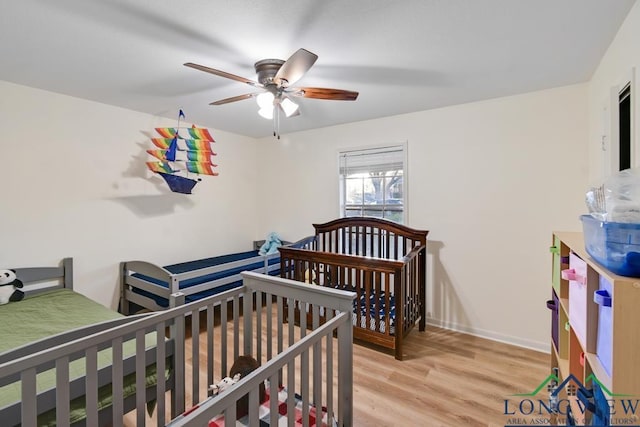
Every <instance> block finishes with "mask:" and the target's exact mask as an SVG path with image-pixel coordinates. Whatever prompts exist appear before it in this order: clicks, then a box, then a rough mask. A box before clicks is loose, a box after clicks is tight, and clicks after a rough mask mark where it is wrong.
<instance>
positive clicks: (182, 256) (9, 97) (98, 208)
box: [0, 82, 257, 308]
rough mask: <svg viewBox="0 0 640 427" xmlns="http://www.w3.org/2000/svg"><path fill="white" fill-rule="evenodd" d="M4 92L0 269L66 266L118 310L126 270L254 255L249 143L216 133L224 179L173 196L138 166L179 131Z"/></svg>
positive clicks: (70, 102)
mask: <svg viewBox="0 0 640 427" xmlns="http://www.w3.org/2000/svg"><path fill="white" fill-rule="evenodd" d="M0 94H1V96H0V129H2V136H0V148H1V150H2V157H1V158H2V167H1V168H0V199H1V202H0V203H1V204H2V211H1V212H2V213H1V220H0V235H1V236H2V244H1V246H0V247H1V249H0V268H10V267H30V266H39V265H55V263H57V262H58V261H59V260H60V259H61V258H62V257H65V256H72V257H74V273H75V274H74V276H75V288H76V289H77V290H78V291H79V292H81V293H83V294H85V295H87V296H89V297H91V298H93V299H95V300H96V301H98V302H100V303H102V304H104V305H106V306H110V307H111V308H115V307H116V305H117V298H118V292H119V284H118V277H117V275H118V264H119V262H121V261H125V260H130V259H142V260H147V261H152V262H156V263H159V264H161V265H166V264H169V263H175V262H180V261H186V260H190V259H196V258H202V257H206V256H214V255H219V254H224V253H229V252H232V251H238V250H249V249H251V241H252V240H253V239H254V238H255V236H256V234H255V232H256V225H255V220H256V208H257V204H256V203H257V202H256V200H255V197H254V195H255V193H256V191H257V190H256V174H255V165H256V151H255V145H256V142H255V140H254V139H252V138H245V137H240V136H237V135H233V134H229V133H225V132H219V131H216V130H215V129H211V131H212V134H213V136H214V138H215V139H216V140H217V142H216V144H215V148H216V150H217V152H218V158H217V159H218V163H219V165H220V166H219V167H218V170H219V172H220V176H218V177H205V178H204V180H205V182H201V183H199V184H198V185H197V186H196V188H195V189H194V194H193V195H189V196H187V195H181V194H175V193H171V192H170V191H168V188H167V186H166V184H164V182H163V181H162V180H161V178H159V177H153V174H152V173H151V172H149V171H147V168H146V166H145V161H148V160H150V159H151V158H150V156H148V155H147V154H146V153H145V150H146V149H147V148H153V147H152V146H151V144H150V141H149V140H148V136H149V135H151V134H152V132H153V129H154V127H157V126H163V125H164V126H175V124H176V122H175V121H171V120H166V119H160V118H158V117H153V116H150V115H147V114H142V113H137V112H133V111H129V110H125V109H121V108H116V107H112V106H107V105H104V104H99V103H95V102H90V101H85V100H80V99H77V98H72V97H68V96H63V95H58V94H54V93H50V92H45V91H41V90H36V89H31V88H27V87H24V86H18V85H14V84H10V83H7V82H0ZM186 114H187V116H188V111H187V112H186ZM187 118H188V117H187Z"/></svg>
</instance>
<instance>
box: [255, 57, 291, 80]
mask: <svg viewBox="0 0 640 427" xmlns="http://www.w3.org/2000/svg"><path fill="white" fill-rule="evenodd" d="M282 64H284V61H283V60H282V59H263V60H261V61H258V62H256V63H255V65H254V68H255V69H256V74H257V75H258V82H260V84H262V85H263V86H270V85H275V82H274V81H273V78H274V77H275V75H276V73H277V72H278V70H279V69H280V67H282Z"/></svg>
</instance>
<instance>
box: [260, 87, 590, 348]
mask: <svg viewBox="0 0 640 427" xmlns="http://www.w3.org/2000/svg"><path fill="white" fill-rule="evenodd" d="M587 117H588V114H587V88H586V85H575V86H569V87H562V88H558V89H553V90H547V91H540V92H535V93H529V94H524V95H519V96H513V97H508V98H501V99H494V100H489V101H485V102H477V103H472V104H466V105H459V106H454V107H449V108H443V109H438V110H431V111H424V112H419V113H413V114H406V115H401V116H396V117H388V118H383V119H378V120H371V121H366V122H360V123H351V124H347V125H341V126H335V127H331V128H325V129H320V130H314V131H309V132H300V133H295V134H289V135H283V136H282V139H281V140H280V141H277V140H274V139H272V138H265V139H263V140H261V141H260V144H259V147H260V148H259V157H260V159H261V162H260V166H259V169H258V172H259V174H260V176H261V179H262V182H263V185H264V191H263V194H262V196H261V200H262V205H263V206H264V208H263V209H262V212H263V217H262V227H263V228H262V233H266V232H268V231H271V230H276V231H278V230H287V233H288V235H287V236H286V237H287V238H297V237H301V236H303V235H307V234H312V233H313V228H312V226H311V224H312V223H314V222H324V221H328V220H331V219H334V218H336V217H337V215H338V210H339V207H338V177H337V168H338V166H337V152H338V150H339V149H340V148H345V147H355V146H370V145H376V144H385V143H390V142H399V141H408V156H409V165H408V178H407V179H408V203H409V212H408V213H409V225H410V226H413V227H417V228H424V229H428V230H430V234H429V240H430V243H429V254H430V255H429V264H430V266H429V267H430V273H429V278H428V298H429V307H428V311H429V315H430V316H431V322H432V323H435V324H441V325H445V326H447V327H452V328H454V329H459V330H463V331H468V332H472V333H475V334H478V335H482V336H486V337H490V338H494V339H498V340H505V341H508V342H512V343H516V344H520V345H524V346H530V347H534V348H539V349H544V350H547V351H548V349H549V327H550V326H549V325H550V320H549V319H550V314H549V311H548V310H547V308H546V306H545V301H546V300H547V299H549V298H550V292H551V290H550V289H551V287H550V286H551V271H550V269H551V265H550V261H551V257H550V255H549V251H548V247H549V246H550V243H551V233H552V231H553V230H580V229H581V224H580V222H579V219H578V216H579V215H580V214H581V213H583V212H584V211H585V207H584V202H583V199H584V191H585V189H586V185H587V175H588V170H587V166H588V156H587V148H586V141H587V134H588V132H587V127H588V123H587ZM278 192H280V193H281V194H282V196H283V197H280V198H279V197H277V194H278ZM274 194H275V195H276V197H274ZM259 234H260V232H259Z"/></svg>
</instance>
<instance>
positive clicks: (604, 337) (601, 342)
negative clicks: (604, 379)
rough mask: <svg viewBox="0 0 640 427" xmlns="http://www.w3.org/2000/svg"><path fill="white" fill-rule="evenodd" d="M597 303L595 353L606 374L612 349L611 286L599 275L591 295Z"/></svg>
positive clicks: (608, 371)
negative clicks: (597, 284) (595, 287)
mask: <svg viewBox="0 0 640 427" xmlns="http://www.w3.org/2000/svg"><path fill="white" fill-rule="evenodd" d="M593 301H594V302H595V303H596V304H598V337H597V339H596V355H597V356H598V359H599V360H600V363H602V367H603V368H604V370H605V371H607V374H609V375H611V353H612V350H613V318H612V312H611V305H612V303H613V287H612V286H611V282H609V281H608V280H607V279H606V278H605V277H602V276H600V289H598V290H597V291H596V292H595V293H594V295H593Z"/></svg>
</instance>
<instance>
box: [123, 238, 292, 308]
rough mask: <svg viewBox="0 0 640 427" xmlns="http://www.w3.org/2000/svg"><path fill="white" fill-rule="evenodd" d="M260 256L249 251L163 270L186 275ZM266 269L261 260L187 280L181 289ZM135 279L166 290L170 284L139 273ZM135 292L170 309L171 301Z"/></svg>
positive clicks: (207, 293)
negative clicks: (189, 272)
mask: <svg viewBox="0 0 640 427" xmlns="http://www.w3.org/2000/svg"><path fill="white" fill-rule="evenodd" d="M258 256H260V255H259V253H258V251H247V252H239V253H235V254H228V255H221V256H217V257H212V258H204V259H199V260H195V261H188V262H182V263H178V264H171V265H167V266H164V267H163V268H164V269H166V270H168V271H169V272H170V273H172V274H181V273H186V272H188V271H194V270H201V269H203V268H209V267H215V266H218V265H223V264H228V263H230V262H235V261H241V260H245V259H246V260H249V259H251V258H255V257H258ZM279 262H280V258H279V257H273V258H272V259H269V261H268V264H269V265H274V264H278V263H279ZM263 267H264V259H260V260H259V261H257V262H253V263H251V264H245V265H241V266H238V267H234V268H231V269H228V270H223V271H218V272H216V273H211V274H206V275H203V276H199V277H194V278H191V279H187V280H182V281H180V289H186V288H189V287H191V286H196V285H200V284H202V283H207V282H211V281H214V280H219V279H224V278H225V277H230V276H234V275H236V274H240V273H242V272H243V271H251V270H257V269H260V268H263ZM269 274H270V275H272V276H279V275H280V270H274V271H271V272H270V273H269ZM132 276H133V277H137V278H140V279H143V280H146V281H148V282H152V283H155V284H156V285H159V286H162V287H164V288H168V287H169V284H168V283H167V282H165V281H162V280H158V279H155V278H153V277H149V276H145V275H142V274H139V273H135V274H133V275H132ZM240 285H242V280H238V281H235V282H232V283H227V284H225V285H222V286H217V287H215V288H213V289H209V290H206V291H202V292H198V293H197V294H193V295H187V297H186V298H185V300H186V302H192V301H196V300H198V299H202V298H205V297H208V296H211V295H215V294H218V293H220V292H224V291H227V290H229V289H233V288H236V287H238V286H240ZM133 292H135V293H137V294H140V295H143V296H146V297H148V298H152V299H153V300H155V301H156V303H157V304H158V305H160V306H161V307H168V306H169V301H168V300H167V299H166V298H163V297H160V296H158V295H155V294H153V293H151V292H147V291H144V290H142V289H138V288H134V289H133Z"/></svg>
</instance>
